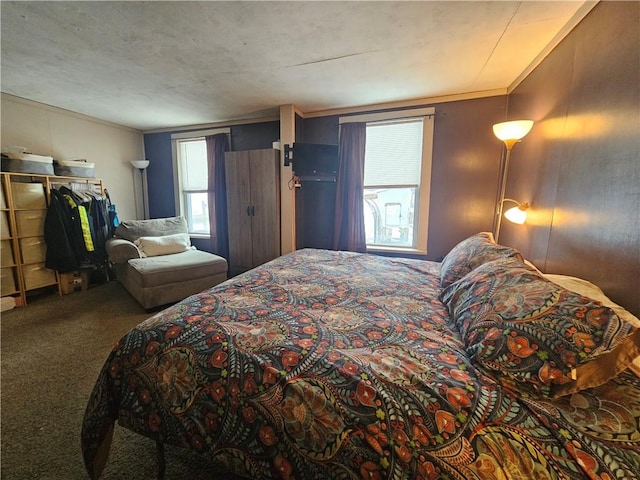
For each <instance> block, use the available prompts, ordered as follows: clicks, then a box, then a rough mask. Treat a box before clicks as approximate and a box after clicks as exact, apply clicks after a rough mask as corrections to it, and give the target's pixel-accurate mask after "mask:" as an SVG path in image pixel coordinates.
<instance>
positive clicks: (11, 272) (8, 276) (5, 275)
mask: <svg viewBox="0 0 640 480" xmlns="http://www.w3.org/2000/svg"><path fill="white" fill-rule="evenodd" d="M15 270H16V269H15V268H11V267H9V268H0V271H1V272H2V277H1V278H0V294H2V295H3V296H4V295H11V294H12V293H16V291H17V290H18V289H17V288H16V275H15Z"/></svg>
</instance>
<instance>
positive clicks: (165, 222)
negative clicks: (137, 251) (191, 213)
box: [115, 217, 189, 242]
mask: <svg viewBox="0 0 640 480" xmlns="http://www.w3.org/2000/svg"><path fill="white" fill-rule="evenodd" d="M174 233H189V229H188V227H187V220H186V219H185V218H184V217H168V218H154V219H151V220H124V221H123V222H121V223H120V225H118V226H117V227H116V231H115V236H116V237H120V238H124V239H126V240H129V241H130V242H135V241H136V239H138V238H140V237H160V236H162V235H173V234H174Z"/></svg>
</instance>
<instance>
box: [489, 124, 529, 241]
mask: <svg viewBox="0 0 640 480" xmlns="http://www.w3.org/2000/svg"><path fill="white" fill-rule="evenodd" d="M532 127H533V120H514V121H512V122H502V123H496V124H495V125H494V126H493V133H494V134H495V136H496V137H498V138H499V139H500V140H502V141H503V142H504V145H505V146H506V147H507V155H506V157H505V160H504V165H503V167H502V180H501V182H500V197H499V199H498V218H497V220H496V230H495V232H494V237H495V239H496V242H497V241H498V239H499V238H500V226H501V224H502V213H503V211H504V202H505V201H511V202H515V203H516V204H518V207H514V208H511V209H509V211H508V212H511V213H509V216H508V217H507V219H509V220H511V218H510V217H513V218H516V219H522V221H521V222H517V221H516V222H515V223H521V224H522V223H524V222H525V220H526V218H527V212H526V210H527V208H529V205H528V204H526V203H523V204H521V203H520V202H516V201H515V200H511V199H505V198H504V194H505V191H506V188H507V173H508V171H509V160H510V159H511V149H512V148H513V146H514V145H515V144H516V143H518V142H519V141H520V140H521V139H523V138H524V137H525V136H526V135H527V134H528V133H529V132H530V131H531V128H532ZM524 205H526V208H521V207H522V206H524ZM517 210H519V211H520V212H522V213H518V212H517ZM505 215H506V214H505ZM511 221H513V220H511Z"/></svg>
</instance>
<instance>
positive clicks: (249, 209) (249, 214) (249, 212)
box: [247, 205, 251, 217]
mask: <svg viewBox="0 0 640 480" xmlns="http://www.w3.org/2000/svg"><path fill="white" fill-rule="evenodd" d="M247 216H248V217H250V216H251V207H249V206H248V205H247Z"/></svg>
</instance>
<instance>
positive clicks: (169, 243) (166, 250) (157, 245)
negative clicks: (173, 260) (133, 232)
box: [134, 233, 191, 257]
mask: <svg viewBox="0 0 640 480" xmlns="http://www.w3.org/2000/svg"><path fill="white" fill-rule="evenodd" d="M134 243H135V244H136V246H137V247H138V249H139V250H140V252H141V253H142V254H143V255H144V256H145V257H156V256H158V255H171V254H172V253H180V252H184V251H185V250H188V249H189V248H191V239H190V238H189V235H188V234H186V233H175V234H173V235H162V236H159V237H140V238H138V239H137V240H136V241H135V242H134Z"/></svg>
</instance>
